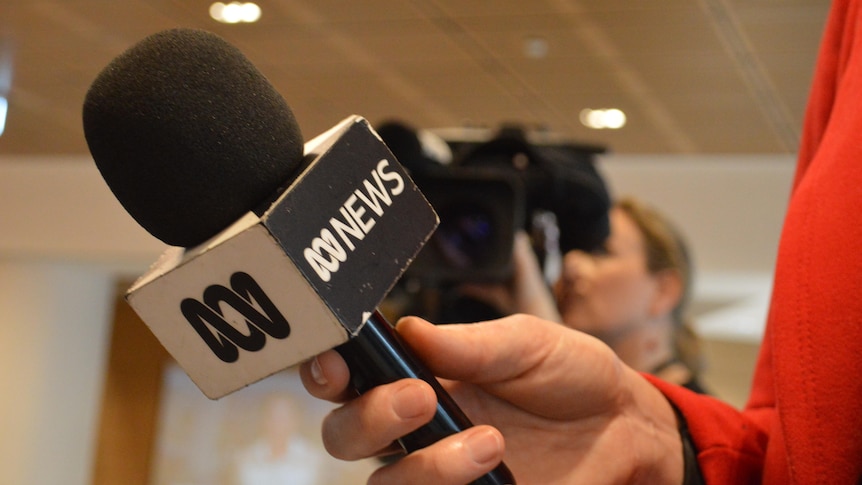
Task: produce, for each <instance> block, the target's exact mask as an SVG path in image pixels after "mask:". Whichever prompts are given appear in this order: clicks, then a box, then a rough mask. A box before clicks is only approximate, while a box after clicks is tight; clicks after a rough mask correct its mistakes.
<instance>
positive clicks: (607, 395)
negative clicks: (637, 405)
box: [396, 314, 623, 418]
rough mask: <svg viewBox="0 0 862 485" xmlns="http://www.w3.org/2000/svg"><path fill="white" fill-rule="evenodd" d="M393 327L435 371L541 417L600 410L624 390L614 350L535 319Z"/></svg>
mask: <svg viewBox="0 0 862 485" xmlns="http://www.w3.org/2000/svg"><path fill="white" fill-rule="evenodd" d="M396 328H397V330H398V332H399V334H401V336H402V337H404V339H405V341H407V342H408V343H409V345H410V346H411V347H412V348H413V350H414V352H416V354H417V355H418V356H419V357H420V358H421V359H422V360H423V362H425V364H426V365H427V366H428V367H429V368H430V369H431V371H432V372H433V373H434V374H436V375H438V376H440V377H443V378H445V379H453V380H458V381H463V382H469V383H472V384H476V385H479V386H480V387H482V388H483V389H485V390H486V391H487V392H489V393H491V394H494V395H496V396H498V397H500V398H502V399H504V400H506V401H509V402H511V403H513V404H515V405H517V406H520V407H522V408H524V409H528V410H530V411H531V412H534V413H536V414H540V415H544V416H553V417H555V418H561V417H575V416H584V415H587V414H592V413H595V412H601V411H602V410H604V409H606V408H607V406H609V405H610V404H611V403H612V402H613V400H614V399H616V398H617V397H618V393H619V392H620V391H619V389H620V380H621V378H622V376H621V374H622V369H623V365H622V363H621V362H620V361H619V359H618V358H617V357H616V355H615V354H614V352H613V351H612V350H611V349H610V348H608V347H607V346H606V345H605V344H603V343H602V342H601V341H599V340H597V339H595V338H593V337H590V336H588V335H586V334H584V333H581V332H578V331H576V330H572V329H570V328H568V327H564V326H562V325H559V324H555V323H553V322H549V321H546V320H542V319H540V318H537V317H534V316H530V315H523V314H518V315H512V316H509V317H506V318H501V319H499V320H491V321H487V322H481V323H475V324H448V325H439V326H438V325H433V324H431V323H429V322H427V321H425V320H422V319H421V318H418V317H405V318H402V319H401V320H399V321H398V324H397V326H396ZM537 395H539V396H541V399H537V398H536V396H537Z"/></svg>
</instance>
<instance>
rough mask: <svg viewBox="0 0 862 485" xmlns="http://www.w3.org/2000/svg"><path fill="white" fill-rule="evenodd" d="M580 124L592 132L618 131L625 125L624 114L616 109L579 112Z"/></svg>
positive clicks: (588, 109)
mask: <svg viewBox="0 0 862 485" xmlns="http://www.w3.org/2000/svg"><path fill="white" fill-rule="evenodd" d="M580 119H581V124H583V125H584V126H586V127H587V128H592V129H594V130H605V129H608V130H618V129H620V128H622V127H623V126H625V125H626V114H625V113H623V112H622V111H621V110H618V109H616V108H610V109H590V108H586V109H583V110H581V114H580Z"/></svg>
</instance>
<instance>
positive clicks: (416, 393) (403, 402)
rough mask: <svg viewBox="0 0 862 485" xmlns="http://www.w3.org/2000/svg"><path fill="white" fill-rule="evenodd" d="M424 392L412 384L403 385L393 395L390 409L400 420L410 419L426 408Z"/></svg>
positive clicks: (426, 399)
mask: <svg viewBox="0 0 862 485" xmlns="http://www.w3.org/2000/svg"><path fill="white" fill-rule="evenodd" d="M427 401H428V398H427V396H426V395H425V392H423V390H422V389H421V388H420V387H419V386H417V385H416V384H414V383H405V385H404V386H402V387H401V389H399V390H398V391H397V392H396V393H395V395H394V402H393V404H392V409H393V410H394V411H395V414H397V415H398V417H400V418H401V419H412V418H415V417H417V416H419V415H421V414H423V413H424V412H425V410H426V409H427V408H428V402H427Z"/></svg>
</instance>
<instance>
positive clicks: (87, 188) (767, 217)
mask: <svg viewBox="0 0 862 485" xmlns="http://www.w3.org/2000/svg"><path fill="white" fill-rule="evenodd" d="M600 170H601V171H602V173H604V175H605V176H606V177H607V178H608V181H609V183H610V185H611V188H612V190H613V191H614V193H616V194H624V193H630V194H633V195H637V196H639V197H641V198H643V199H645V200H647V201H650V202H651V203H653V204H654V205H656V206H657V207H658V208H659V209H662V210H664V211H665V212H667V213H668V214H670V216H671V217H672V218H673V219H674V220H676V221H677V222H678V223H679V225H680V226H681V227H682V228H683V229H684V231H685V233H686V234H687V235H688V237H689V240H690V243H691V245H692V246H693V248H694V252H695V261H696V264H697V267H698V269H699V273H698V275H699V285H698V287H699V288H698V291H699V297H700V298H701V300H702V301H703V302H706V303H707V304H708V305H706V306H707V307H711V306H716V307H718V309H715V310H713V311H711V312H706V313H704V318H703V319H702V320H701V322H708V318H706V317H711V318H712V319H713V321H712V322H711V323H708V324H706V323H704V324H702V327H703V329H704V330H705V331H706V334H707V335H706V336H707V337H708V338H710V339H712V340H713V341H714V342H718V343H724V342H731V343H732V342H734V341H735V340H738V341H741V342H743V344H744V345H742V346H734V347H732V349H731V351H730V353H729V354H728V355H730V356H731V357H729V358H730V359H735V360H740V359H739V355H736V357H734V352H737V353H738V352H742V351H744V352H747V354H746V355H748V356H749V357H750V355H751V354H752V353H753V352H756V342H757V340H758V339H759V337H760V333H759V332H760V331H761V329H762V322H763V317H764V315H765V303H764V302H765V299H764V296H765V295H768V291H769V281H770V280H771V272H772V266H773V264H774V259H775V248H776V245H777V239H778V233H779V228H780V226H781V221H782V218H783V213H784V207H785V203H786V200H787V195H788V193H789V192H788V191H789V187H790V178H791V174H792V171H793V160H792V158H791V157H771V156H752V157H693V156H692V157H677V156H674V157H657V156H643V157H634V156H614V155H609V156H604V157H602V159H601V161H600ZM162 249H163V245H162V244H161V243H160V242H159V241H157V240H155V239H154V238H153V237H152V236H150V235H149V234H147V233H146V232H145V231H144V230H143V229H141V228H140V227H138V225H137V224H136V223H135V222H134V221H132V220H131V219H130V218H129V216H128V215H127V214H126V213H125V211H124V210H123V209H122V207H120V205H119V204H118V203H117V202H116V200H115V199H114V197H113V196H112V195H111V193H110V191H109V190H108V189H107V187H106V186H105V184H104V182H103V181H102V180H101V177H100V176H99V174H98V172H97V171H96V170H95V168H94V166H93V163H92V161H91V160H90V159H88V158H86V157H82V158H79V159H48V158H24V159H5V160H0V308H2V310H3V312H2V317H0V359H2V360H0V386H2V387H0V392H2V394H0V395H2V397H0V420H2V421H0V429H2V430H3V431H2V433H0V483H4V484H7V483H8V484H10V485H17V484H21V485H23V484H27V485H41V484H45V485H48V484H54V483H66V484H71V485H77V484H82V485H83V484H85V483H88V482H89V473H90V467H91V465H92V450H93V443H92V440H93V437H94V436H95V431H96V430H95V427H96V424H97V421H96V417H97V415H98V409H97V406H98V403H99V402H100V399H101V396H100V392H101V379H102V373H103V370H104V369H103V366H104V356H105V355H106V351H107V349H106V348H105V346H106V342H107V337H106V333H107V328H108V321H109V320H110V305H111V304H112V302H113V295H112V294H111V293H112V292H113V291H114V287H113V280H114V278H113V277H114V276H115V275H118V274H122V275H124V276H129V275H136V274H139V273H140V272H142V271H143V270H144V268H146V267H147V265H149V264H150V263H151V262H152V261H154V260H155V258H156V257H157V256H158V254H159V253H160V252H161V251H162ZM713 304H714V305H713ZM722 312H724V314H723V315H722ZM760 312H763V313H764V315H761V314H760ZM740 322H742V323H740ZM734 325H738V326H739V328H738V329H735V328H734ZM722 348H723V347H722ZM740 349H742V350H740ZM716 355H718V354H716ZM726 358H728V357H721V359H726ZM743 360H744V359H743ZM712 368H713V369H715V370H716V374H715V377H711V378H710V379H711V380H710V383H712V382H716V383H720V384H719V386H718V390H719V391H720V392H719V393H720V395H725V396H729V398H730V399H731V400H732V401H733V402H734V403H735V404H740V400H741V399H742V397H743V396H744V394H745V389H744V388H745V387H747V382H745V381H746V379H748V378H749V375H748V374H745V372H744V371H743V374H742V375H741V376H740V375H738V374H732V375H731V374H726V373H725V374H722V373H721V369H722V361H721V360H719V361H718V362H714V363H713V366H712ZM723 379H724V380H723ZM724 381H727V382H728V384H723V383H722V382H724ZM725 386H726V387H725ZM725 389H727V391H725ZM737 396H740V397H737ZM46 463H48V464H49V465H46Z"/></svg>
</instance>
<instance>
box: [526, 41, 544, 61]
mask: <svg viewBox="0 0 862 485" xmlns="http://www.w3.org/2000/svg"><path fill="white" fill-rule="evenodd" d="M524 55H525V56H527V57H528V58H530V59H544V58H545V57H547V56H548V41H547V40H545V38H544V37H539V36H530V37H527V38H526V39H524Z"/></svg>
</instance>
